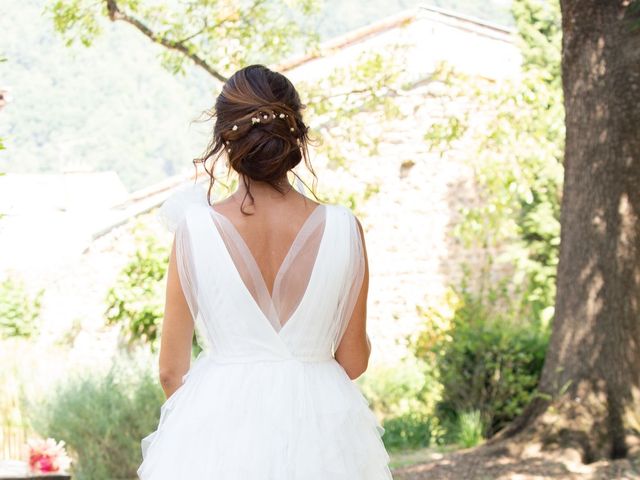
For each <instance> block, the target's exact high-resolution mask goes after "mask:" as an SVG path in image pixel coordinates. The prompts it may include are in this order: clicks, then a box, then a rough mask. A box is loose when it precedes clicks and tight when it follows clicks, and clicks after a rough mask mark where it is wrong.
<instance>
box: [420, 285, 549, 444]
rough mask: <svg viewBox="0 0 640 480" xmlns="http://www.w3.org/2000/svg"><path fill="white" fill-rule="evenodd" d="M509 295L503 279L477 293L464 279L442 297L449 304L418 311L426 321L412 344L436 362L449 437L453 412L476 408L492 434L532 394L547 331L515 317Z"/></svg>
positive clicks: (442, 416) (442, 414) (440, 405)
mask: <svg viewBox="0 0 640 480" xmlns="http://www.w3.org/2000/svg"><path fill="white" fill-rule="evenodd" d="M512 295H513V291H512V290H511V289H510V288H509V287H508V281H506V280H505V281H503V282H501V283H499V284H498V285H497V286H494V285H491V286H490V287H488V288H486V289H485V290H482V291H481V293H479V294H477V293H472V292H471V291H470V290H469V289H468V288H467V286H466V285H465V284H464V283H463V285H462V287H461V288H460V289H459V290H457V291H455V290H452V291H450V292H449V294H448V295H447V296H446V297H445V301H447V302H449V305H448V308H442V307H441V306H440V307H438V308H433V309H425V310H424V311H423V314H424V318H425V325H424V328H423V330H421V331H420V332H419V333H418V335H417V336H416V337H415V338H414V339H413V340H412V346H413V349H414V351H415V353H416V355H417V356H418V357H419V358H422V359H424V360H425V361H427V362H433V363H434V364H435V365H437V374H438V375H437V378H438V380H439V381H440V383H441V384H442V399H441V401H440V402H439V403H438V407H437V411H438V415H439V417H440V419H441V421H442V423H443V425H445V426H446V427H447V429H448V430H449V434H450V435H449V437H450V438H451V437H452V436H453V438H455V435H451V434H452V433H454V431H455V430H457V428H456V423H457V416H458V412H468V411H473V410H478V411H479V412H480V415H481V420H482V424H483V425H484V426H486V430H485V433H486V435H488V436H491V435H493V434H494V433H495V432H497V431H498V430H500V429H501V428H502V427H504V426H505V425H506V424H507V423H508V422H509V421H511V420H513V419H514V418H515V417H516V416H517V415H518V414H519V413H520V412H521V411H522V409H523V408H524V406H525V405H526V404H527V403H528V402H529V401H530V400H531V399H532V396H533V395H534V394H535V389H536V387H537V385H538V381H539V378H540V374H541V372H542V366H543V363H544V357H545V353H546V348H547V344H548V336H549V334H548V331H549V330H548V329H540V328H535V327H533V326H532V323H531V321H530V320H529V319H528V318H526V317H520V316H519V315H520V314H521V312H519V311H518V310H517V309H516V310H514V304H513V302H511V300H510V297H511V296H512ZM516 306H517V305H516Z"/></svg>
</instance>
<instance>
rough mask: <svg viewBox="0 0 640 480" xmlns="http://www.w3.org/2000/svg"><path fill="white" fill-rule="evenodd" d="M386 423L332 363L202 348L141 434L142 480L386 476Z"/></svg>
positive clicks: (361, 479)
mask: <svg viewBox="0 0 640 480" xmlns="http://www.w3.org/2000/svg"><path fill="white" fill-rule="evenodd" d="M383 433H384V429H383V428H382V427H381V426H380V424H379V423H378V420H377V418H376V417H375V415H374V414H373V412H372V411H371V410H370V408H369V404H368V402H367V400H366V398H365V397H364V396H363V395H362V393H361V391H360V389H359V388H358V387H357V385H355V384H354V383H353V382H352V381H351V380H350V379H349V378H348V376H347V375H346V373H345V371H344V369H343V368H342V367H341V366H340V365H339V364H338V363H337V362H336V361H335V360H334V359H331V360H327V361H320V362H301V361H298V360H285V361H277V362H269V361H264V362H250V363H249V362H246V363H233V362H232V363H224V362H222V363H221V362H219V361H217V360H216V359H215V358H213V357H211V356H209V355H208V354H201V355H200V356H199V357H198V359H197V360H196V361H195V362H194V364H193V365H192V367H191V369H190V370H189V373H188V374H187V376H186V378H185V381H184V383H183V384H182V385H181V386H180V388H178V390H176V391H175V392H174V393H173V394H172V395H171V396H170V397H169V398H168V399H167V400H166V402H165V403H164V404H163V405H162V408H161V410H160V421H159V424H158V428H157V430H156V431H154V432H153V433H151V434H150V435H148V436H147V437H145V438H144V439H143V440H142V443H141V446H142V455H143V462H142V464H141V465H140V467H139V468H138V476H139V478H140V479H142V480H169V479H170V480H182V479H185V480H186V479H188V480H388V479H391V478H392V476H391V472H390V470H389V467H388V463H389V455H388V454H387V451H386V450H385V448H384V445H383V443H382V439H381V437H382V435H383Z"/></svg>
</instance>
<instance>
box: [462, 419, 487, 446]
mask: <svg viewBox="0 0 640 480" xmlns="http://www.w3.org/2000/svg"><path fill="white" fill-rule="evenodd" d="M483 429H484V425H483V424H482V418H481V416H480V411H479V410H472V411H470V412H462V413H461V414H460V415H459V416H458V429H457V430H458V431H457V441H456V443H457V444H458V445H460V446H461V447H463V448H470V447H475V446H476V445H478V444H480V442H482V438H483V433H482V432H483Z"/></svg>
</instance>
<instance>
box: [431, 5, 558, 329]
mask: <svg viewBox="0 0 640 480" xmlns="http://www.w3.org/2000/svg"><path fill="white" fill-rule="evenodd" d="M513 12H514V16H515V18H516V24H517V26H518V31H519V37H520V42H521V46H522V55H523V71H522V74H521V76H519V77H517V78H515V79H509V80H507V81H503V82H500V83H498V84H496V85H493V84H490V83H487V82H482V81H480V80H479V79H470V78H469V77H468V76H466V75H462V74H459V73H457V72H454V71H453V70H452V69H451V68H448V67H447V66H441V67H440V69H439V70H438V71H437V74H436V78H437V79H438V80H439V81H440V82H442V83H443V84H444V85H445V86H446V90H447V93H446V95H448V96H451V97H456V98H463V99H466V100H468V104H469V105H470V107H469V108H470V109H474V110H475V111H480V112H482V113H483V115H485V116H486V120H485V121H483V122H482V124H481V125H480V124H478V125H476V126H474V127H470V126H468V125H467V121H466V120H467V118H468V116H469V114H470V111H471V110H469V111H465V112H462V113H459V112H456V113H455V114H451V115H450V116H448V117H446V118H445V119H443V120H442V121H441V122H438V123H436V124H434V125H433V126H431V128H430V129H429V131H428V132H427V134H426V136H425V138H426V139H427V140H428V141H429V142H430V145H431V148H432V149H435V150H437V151H438V150H439V151H441V152H444V151H445V150H446V149H448V148H449V147H450V146H451V145H452V144H453V143H455V142H456V141H458V140H460V139H461V138H463V137H465V138H466V139H469V140H470V141H471V142H473V143H474V144H475V145H476V148H475V149H468V148H467V151H469V152H470V155H469V163H470V165H472V166H473V168H474V171H475V177H476V181H477V184H478V186H479V192H480V196H481V202H480V204H479V205H477V206H474V207H470V208H465V209H463V210H462V216H463V220H462V222H460V223H459V224H458V226H457V228H456V231H455V233H456V235H457V236H458V237H459V238H460V239H461V240H462V241H463V242H464V244H465V245H466V246H467V247H469V248H481V249H485V250H486V251H487V252H500V255H499V256H498V257H497V258H495V259H491V260H490V263H491V267H490V269H489V271H482V272H479V275H489V276H496V275H497V273H496V272H498V271H500V272H504V271H505V267H507V270H508V271H509V272H510V275H512V281H513V283H514V284H515V285H517V291H518V293H519V294H518V296H516V297H513V299H512V301H513V302H515V303H519V307H518V309H528V310H529V311H530V312H529V313H525V315H526V317H527V318H530V319H531V321H532V322H534V323H537V324H547V323H548V322H549V321H550V320H551V318H552V316H553V305H554V301H555V272H556V267H557V263H558V248H559V243H560V221H559V219H560V195H561V191H562V176H563V169H562V158H563V147H564V111H563V102H562V89H561V85H560V80H559V74H560V65H559V61H560V23H559V7H558V5H557V4H556V3H554V2H551V3H549V2H537V1H535V0H517V1H515V2H514V3H513ZM467 127H468V128H467ZM481 281H482V280H481Z"/></svg>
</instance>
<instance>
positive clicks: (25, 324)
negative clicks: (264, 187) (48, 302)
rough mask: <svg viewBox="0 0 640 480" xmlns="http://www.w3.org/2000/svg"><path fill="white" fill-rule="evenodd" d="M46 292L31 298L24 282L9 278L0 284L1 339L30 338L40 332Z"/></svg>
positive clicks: (38, 293) (40, 292)
mask: <svg viewBox="0 0 640 480" xmlns="http://www.w3.org/2000/svg"><path fill="white" fill-rule="evenodd" d="M43 295H44V290H43V289H40V290H39V291H38V292H37V293H36V294H35V296H33V297H31V296H30V295H29V294H28V293H27V291H26V289H25V286H24V284H23V283H22V282H19V281H16V280H13V279H11V278H7V279H5V280H3V281H2V282H0V338H12V337H23V338H30V337H33V336H35V335H36V333H37V332H38V318H39V315H40V308H41V303H42V296H43Z"/></svg>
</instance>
